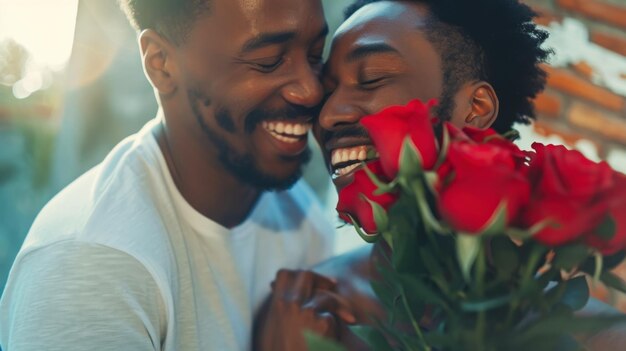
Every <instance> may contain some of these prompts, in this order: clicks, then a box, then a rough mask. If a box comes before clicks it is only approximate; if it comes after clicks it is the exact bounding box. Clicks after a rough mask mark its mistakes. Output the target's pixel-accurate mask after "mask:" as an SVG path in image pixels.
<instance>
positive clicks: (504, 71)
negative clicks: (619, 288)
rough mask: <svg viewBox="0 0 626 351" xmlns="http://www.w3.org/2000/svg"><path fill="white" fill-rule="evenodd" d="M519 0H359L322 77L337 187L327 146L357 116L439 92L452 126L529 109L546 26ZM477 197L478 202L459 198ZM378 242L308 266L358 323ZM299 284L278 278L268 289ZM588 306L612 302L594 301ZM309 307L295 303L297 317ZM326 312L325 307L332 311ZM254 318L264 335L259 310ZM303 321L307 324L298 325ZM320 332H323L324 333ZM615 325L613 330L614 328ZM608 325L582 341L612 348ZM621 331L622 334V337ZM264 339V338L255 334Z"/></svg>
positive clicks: (539, 78)
mask: <svg viewBox="0 0 626 351" xmlns="http://www.w3.org/2000/svg"><path fill="white" fill-rule="evenodd" d="M534 16H535V14H534V13H533V11H532V10H531V9H530V8H529V7H528V6H526V5H524V4H521V3H520V2H519V1H518V0H472V1H468V0H413V1H408V0H404V1H402V0H358V1H357V2H355V3H354V4H352V5H351V6H350V7H349V8H348V9H347V11H346V21H345V22H344V23H343V24H342V25H341V26H340V27H339V29H338V30H337V32H336V33H335V35H334V37H333V43H332V46H331V52H330V57H329V59H328V62H327V63H326V67H325V72H324V75H323V83H324V87H325V90H326V96H327V97H326V101H325V103H324V106H323V108H322V110H321V113H320V117H319V123H318V125H317V126H316V130H315V134H316V138H317V139H318V141H319V143H320V146H321V147H322V149H323V152H324V154H325V158H326V161H327V162H328V168H329V170H330V172H331V173H332V174H333V182H334V183H335V186H336V187H337V189H338V190H340V189H341V188H342V187H344V186H345V185H347V184H349V183H350V182H351V181H352V176H353V172H351V171H350V169H351V168H350V167H354V166H356V165H358V164H360V163H361V162H362V161H359V160H356V161H354V163H352V164H350V163H349V162H345V161H344V162H338V163H337V162H336V161H335V164H333V163H332V160H331V159H332V158H331V154H332V153H333V152H340V153H343V154H350V153H351V151H353V150H354V148H362V147H365V148H367V147H368V146H369V145H371V142H370V140H369V138H368V136H367V132H366V131H365V130H364V129H363V127H362V126H360V125H359V123H358V122H359V120H360V119H361V118H362V117H364V116H366V115H370V114H374V113H376V112H378V111H380V110H381V109H383V108H385V107H387V106H390V105H404V104H406V103H407V102H409V101H410V100H412V99H415V98H419V99H420V100H422V101H428V100H431V99H437V100H438V101H439V104H438V105H437V106H436V107H435V110H434V111H433V112H434V113H435V115H437V116H438V117H439V118H440V119H442V120H446V121H450V122H451V123H452V124H454V125H456V126H457V127H464V126H473V127H477V128H481V129H484V128H488V127H493V128H494V129H496V130H497V131H499V132H501V133H504V132H507V131H509V130H510V129H511V127H512V126H513V124H514V123H516V122H517V123H529V122H530V119H532V118H533V117H534V110H533V102H532V101H533V98H534V97H535V96H536V95H537V94H538V93H539V92H540V91H541V90H542V89H543V88H544V84H545V77H546V75H545V73H544V72H543V71H542V70H541V68H540V64H541V63H543V62H545V60H546V59H547V57H548V56H549V54H550V51H549V50H547V49H545V48H542V44H543V42H544V41H545V39H546V38H547V33H546V32H544V31H542V30H540V29H539V28H537V27H536V25H535V24H534V23H533V22H532V19H533V17H534ZM466 205H467V206H479V205H480V204H466ZM381 245H384V244H383V243H382V241H381V242H379V243H377V244H375V245H374V246H367V247H365V248H363V249H359V250H356V251H354V252H351V253H348V254H345V255H342V256H340V257H337V258H335V259H332V260H330V261H328V262H326V263H324V264H322V265H320V266H318V267H316V268H315V271H317V272H318V273H321V274H324V275H327V276H329V277H332V278H333V279H335V280H336V281H337V284H338V285H337V289H338V291H340V292H341V295H342V296H343V297H344V298H346V299H347V300H348V301H350V302H351V307H352V312H353V314H354V315H355V316H356V319H357V323H359V324H375V323H373V318H372V317H375V318H377V319H379V320H382V319H384V318H385V316H384V311H383V310H382V309H381V307H380V306H379V305H378V302H377V301H376V298H375V296H374V294H373V292H372V291H371V288H370V285H369V284H368V280H369V279H372V277H375V276H376V268H375V267H376V264H375V263H376V262H382V261H384V259H383V258H382V257H381V256H380V252H384V251H385V249H384V247H381ZM285 292H289V293H292V294H294V293H296V294H297V293H298V290H297V289H295V288H293V287H291V286H288V285H281V286H280V289H276V288H275V289H274V294H275V295H277V294H278V295H280V294H285ZM592 305H593V306H590V308H589V310H588V311H587V312H594V313H597V312H599V311H610V308H608V306H603V305H601V304H599V303H597V301H593V302H592ZM306 312H307V311H302V315H303V319H304V317H306ZM330 312H333V311H330ZM258 325H259V326H260V328H258V329H257V331H259V334H260V336H259V337H258V338H257V340H260V341H262V340H263V338H262V332H263V328H262V327H263V326H264V325H266V324H265V323H264V321H263V316H259V322H258ZM305 328H306V325H305ZM327 334H328V333H327ZM621 335H623V334H620V333H618V334H612V335H611V336H612V337H616V336H617V337H621ZM606 336H608V334H607V333H604V334H602V335H596V336H595V337H593V338H591V339H588V340H586V344H587V346H591V347H592V349H594V350H616V349H619V347H617V348H616V347H614V346H615V345H618V342H617V341H616V340H611V339H610V338H606ZM336 338H337V339H338V340H339V341H341V342H342V343H343V344H344V345H346V346H347V347H348V349H350V350H358V349H363V346H364V345H362V344H361V342H360V341H359V340H358V338H356V337H355V336H354V335H353V334H352V333H351V332H350V331H349V330H348V329H346V328H343V326H342V324H341V323H340V322H339V323H337V329H336ZM621 339H622V340H624V338H623V337H621ZM261 345H262V343H261Z"/></svg>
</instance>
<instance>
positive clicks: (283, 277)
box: [271, 269, 296, 293]
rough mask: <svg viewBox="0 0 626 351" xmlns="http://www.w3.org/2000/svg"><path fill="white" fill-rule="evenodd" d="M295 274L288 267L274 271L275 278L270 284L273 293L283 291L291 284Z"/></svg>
mask: <svg viewBox="0 0 626 351" xmlns="http://www.w3.org/2000/svg"><path fill="white" fill-rule="evenodd" d="M295 275H296V272H295V271H293V270H290V269H281V270H279V271H278V272H276V278H275V279H274V281H273V282H272V284H271V287H272V290H274V292H275V293H276V292H282V291H285V290H286V289H288V288H289V287H290V286H292V285H293V280H294V278H295Z"/></svg>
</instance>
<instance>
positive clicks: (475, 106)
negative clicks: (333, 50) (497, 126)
mask: <svg viewBox="0 0 626 351" xmlns="http://www.w3.org/2000/svg"><path fill="white" fill-rule="evenodd" d="M455 102H456V107H455V111H454V114H453V116H454V117H453V118H454V119H455V120H453V122H456V123H455V124H456V125H457V126H459V125H460V126H472V127H476V128H479V129H487V128H489V127H490V126H491V125H492V124H493V122H495V120H496V118H497V117H498V111H499V106H500V102H499V101H498V96H497V95H496V91H495V90H494V89H493V87H492V86H491V84H489V83H487V82H485V81H479V82H474V83H470V84H467V85H465V86H463V87H462V88H461V89H460V90H459V92H458V93H457V95H456V97H455Z"/></svg>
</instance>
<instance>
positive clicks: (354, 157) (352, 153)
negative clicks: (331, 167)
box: [350, 149, 359, 160]
mask: <svg viewBox="0 0 626 351" xmlns="http://www.w3.org/2000/svg"><path fill="white" fill-rule="evenodd" d="M350 159H351V160H358V159H359V152H358V151H356V150H354V149H352V151H350Z"/></svg>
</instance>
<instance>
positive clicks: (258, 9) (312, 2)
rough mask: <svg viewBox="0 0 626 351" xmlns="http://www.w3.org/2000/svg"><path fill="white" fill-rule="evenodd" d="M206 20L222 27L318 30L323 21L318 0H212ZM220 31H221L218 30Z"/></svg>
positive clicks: (257, 30) (256, 29)
mask: <svg viewBox="0 0 626 351" xmlns="http://www.w3.org/2000/svg"><path fill="white" fill-rule="evenodd" d="M212 1H213V6H212V9H211V13H210V14H209V15H208V16H206V20H209V21H211V22H213V23H214V24H215V25H216V26H219V27H220V28H221V29H222V30H223V31H226V30H229V29H230V30H239V31H242V30H245V31H249V32H263V31H267V30H272V29H278V30H284V29H286V28H288V29H292V30H296V29H299V30H305V29H307V28H308V27H311V26H313V27H314V29H315V30H318V29H319V27H320V26H322V25H324V24H325V20H324V11H323V7H322V3H321V1H320V0H212ZM222 33H224V32H222Z"/></svg>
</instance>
